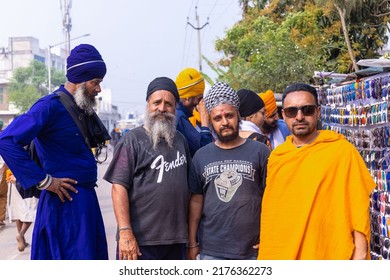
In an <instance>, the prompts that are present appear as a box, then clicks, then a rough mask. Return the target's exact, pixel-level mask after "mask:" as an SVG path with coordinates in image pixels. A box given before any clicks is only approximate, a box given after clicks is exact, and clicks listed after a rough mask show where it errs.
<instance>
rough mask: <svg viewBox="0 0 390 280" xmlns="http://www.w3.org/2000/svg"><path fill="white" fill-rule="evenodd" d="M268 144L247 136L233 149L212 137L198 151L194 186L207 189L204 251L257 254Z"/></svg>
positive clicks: (204, 191) (202, 225) (202, 226)
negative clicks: (216, 143) (223, 147)
mask: <svg viewBox="0 0 390 280" xmlns="http://www.w3.org/2000/svg"><path fill="white" fill-rule="evenodd" d="M269 154H270V150H269V149H268V147H267V146H266V145H265V144H263V143H260V142H257V141H253V140H250V139H247V140H246V142H245V143H244V144H242V145H241V146H238V147H236V148H233V149H222V148H219V147H218V146H216V145H215V144H214V143H211V144H209V145H207V146H205V147H203V148H201V149H200V150H198V151H197V153H196V154H195V156H194V158H193V160H192V166H191V171H190V181H189V186H190V191H191V192H192V193H196V194H203V195H204V206H203V213H202V218H201V221H200V225H199V232H198V237H199V242H200V244H201V250H202V252H203V253H205V254H208V255H212V256H216V257H224V258H230V259H249V258H253V257H255V256H257V250H254V249H253V248H252V246H253V245H256V244H258V243H259V230H260V211H261V200H262V197H263V193H264V189H265V177H266V166H267V160H268V157H269Z"/></svg>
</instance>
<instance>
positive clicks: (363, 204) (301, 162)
mask: <svg viewBox="0 0 390 280" xmlns="http://www.w3.org/2000/svg"><path fill="white" fill-rule="evenodd" d="M266 182H267V184H266V185H267V187H266V189H265V193H264V197H263V202H262V213H261V228H260V229H261V234H260V250H259V255H258V259H269V260H271V259H282V260H291V259H311V260H326V259H333V260H337V259H350V258H351V256H352V253H353V250H354V243H353V237H352V232H353V231H359V232H362V233H363V234H365V236H366V238H367V242H368V246H369V244H370V243H369V241H370V218H369V196H370V193H371V191H372V190H373V189H374V187H375V183H374V181H373V179H372V177H371V175H370V173H369V172H368V170H367V168H366V166H365V164H364V161H363V159H362V158H361V155H360V154H359V152H358V151H357V150H356V148H355V147H354V146H353V145H352V144H351V143H349V142H348V141H347V140H346V139H345V138H344V136H342V135H340V134H337V133H335V132H333V131H319V136H318V137H317V139H316V140H315V141H314V142H313V143H311V144H308V145H304V146H302V147H300V148H297V147H296V146H295V145H294V144H293V143H292V136H289V137H288V138H287V139H286V142H285V143H283V144H282V145H280V146H278V147H277V148H276V149H275V150H274V151H273V152H272V153H271V156H270V158H269V161H268V175H267V180H266ZM368 248H370V247H368ZM368 250H369V249H368ZM367 255H368V258H369V252H368V254H367Z"/></svg>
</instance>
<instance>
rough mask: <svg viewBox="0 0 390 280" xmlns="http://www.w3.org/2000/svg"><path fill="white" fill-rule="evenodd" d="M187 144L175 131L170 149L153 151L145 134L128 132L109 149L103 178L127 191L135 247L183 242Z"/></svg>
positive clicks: (162, 146) (162, 144) (161, 147)
mask: <svg viewBox="0 0 390 280" xmlns="http://www.w3.org/2000/svg"><path fill="white" fill-rule="evenodd" d="M190 162H191V156H190V152H189V149H188V144H187V142H186V140H185V138H184V136H183V135H182V134H180V133H179V132H177V134H176V136H175V139H174V147H173V148H169V147H168V144H167V143H166V142H165V141H161V142H160V143H159V144H158V145H157V148H156V149H154V148H153V146H152V143H151V141H150V139H149V136H148V135H147V133H146V130H145V129H144V128H143V127H138V128H135V129H133V130H131V131H130V132H128V133H127V134H126V135H125V136H124V137H122V139H121V140H120V141H119V143H118V144H117V146H116V148H115V154H114V157H113V160H112V161H111V164H110V166H109V168H108V169H107V172H106V174H105V176H104V179H105V180H107V181H109V182H111V183H117V184H120V185H123V186H125V187H126V188H128V191H129V201H130V218H131V226H132V229H133V232H134V235H135V237H136V238H137V242H138V244H139V245H167V244H175V243H186V242H187V212H188V195H189V191H188V171H189V164H190Z"/></svg>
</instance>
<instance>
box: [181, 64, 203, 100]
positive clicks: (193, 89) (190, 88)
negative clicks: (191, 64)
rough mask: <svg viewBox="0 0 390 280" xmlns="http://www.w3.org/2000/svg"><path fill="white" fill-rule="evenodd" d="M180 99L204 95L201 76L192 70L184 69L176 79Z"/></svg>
mask: <svg viewBox="0 0 390 280" xmlns="http://www.w3.org/2000/svg"><path fill="white" fill-rule="evenodd" d="M175 83H176V86H177V89H178V90H179V95H180V98H190V97H194V96H198V95H200V94H203V93H204V89H205V83H204V79H203V77H202V75H201V74H200V73H199V71H198V70H196V69H194V68H186V69H184V70H183V71H181V72H180V73H179V75H178V76H177V77H176V81H175Z"/></svg>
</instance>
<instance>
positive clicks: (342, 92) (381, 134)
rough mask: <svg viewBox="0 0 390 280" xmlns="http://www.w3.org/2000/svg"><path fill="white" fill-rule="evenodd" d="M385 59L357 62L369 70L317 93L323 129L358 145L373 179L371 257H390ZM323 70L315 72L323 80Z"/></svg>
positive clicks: (389, 66)
mask: <svg viewBox="0 0 390 280" xmlns="http://www.w3.org/2000/svg"><path fill="white" fill-rule="evenodd" d="M382 60H383V59H381V60H380V61H378V63H379V64H376V63H375V60H369V61H368V60H364V61H359V62H360V65H365V66H369V67H370V68H367V69H363V70H361V71H358V72H356V73H354V74H353V75H347V76H345V77H344V80H338V81H337V82H335V83H331V84H329V85H323V86H320V87H319V88H317V91H318V97H319V102H320V105H321V126H322V129H330V130H334V131H336V132H338V133H341V134H343V135H344V136H345V137H346V139H347V140H348V141H350V142H351V143H352V144H354V145H355V146H356V148H357V149H358V151H359V152H360V154H361V156H362V157H363V159H364V161H365V163H366V166H367V168H368V169H369V171H370V173H371V175H372V177H373V178H374V180H375V183H376V188H375V190H374V191H373V192H372V194H371V197H370V218H371V244H370V253H371V259H385V260H390V195H389V192H390V114H389V112H390V100H389V95H390V60H387V59H386V61H384V62H383V61H382ZM358 64H359V63H358ZM378 65H379V66H380V67H377V66H378ZM321 73H323V72H316V73H315V76H316V77H317V78H318V77H319V78H323V77H324V76H325V75H322V76H321ZM327 73H328V72H327ZM331 74H332V73H331ZM329 77H332V76H331V75H329ZM340 77H341V76H334V77H333V78H334V79H337V78H338V79H340Z"/></svg>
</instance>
